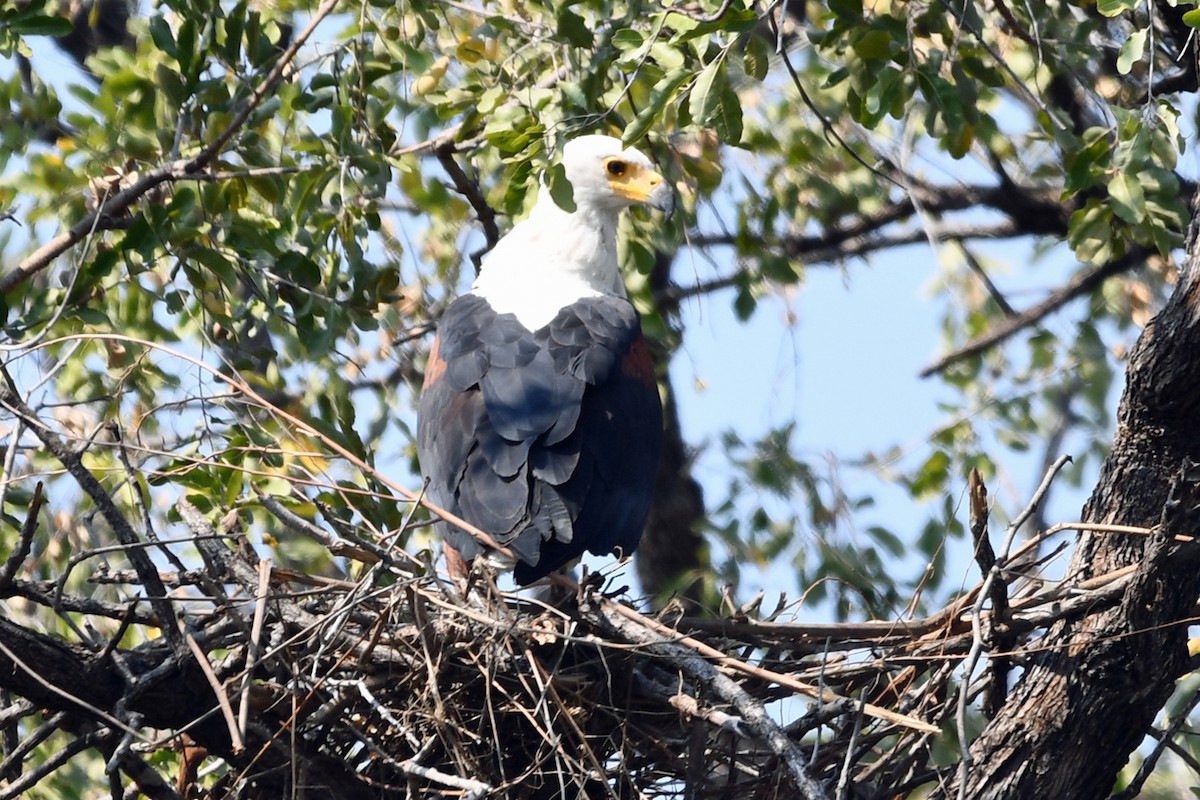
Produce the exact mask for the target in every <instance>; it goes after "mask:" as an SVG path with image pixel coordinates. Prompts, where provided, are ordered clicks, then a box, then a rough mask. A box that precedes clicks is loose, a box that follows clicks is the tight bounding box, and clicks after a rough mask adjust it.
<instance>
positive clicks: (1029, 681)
mask: <svg viewBox="0 0 1200 800" xmlns="http://www.w3.org/2000/svg"><path fill="white" fill-rule="evenodd" d="M1196 231H1197V224H1196V221H1195V220H1193V222H1192V226H1191V229H1190V230H1189V233H1188V256H1187V258H1186V260H1185V264H1184V266H1183V268H1182V269H1181V271H1180V276H1179V283H1178V285H1177V286H1176V288H1175V291H1174V293H1173V294H1172V296H1171V298H1170V299H1169V301H1168V302H1167V304H1166V306H1165V307H1164V308H1163V310H1162V311H1161V312H1160V313H1159V314H1158V315H1157V316H1156V317H1155V318H1154V319H1152V320H1151V321H1150V323H1149V324H1148V325H1147V326H1146V329H1145V330H1144V331H1143V332H1142V335H1141V336H1140V337H1139V339H1138V342H1137V344H1136V346H1135V347H1134V349H1133V352H1132V354H1131V356H1130V360H1129V367H1128V370H1127V375H1126V387H1125V392H1124V394H1123V396H1122V398H1121V404H1120V408H1119V410H1118V426H1117V432H1116V436H1115V438H1114V441H1113V446H1112V450H1111V452H1110V453H1109V456H1108V458H1107V459H1106V460H1105V462H1104V465H1103V467H1102V469H1101V473H1100V478H1099V482H1098V484H1097V486H1096V488H1095V490H1094V491H1093V493H1092V495H1091V498H1090V499H1089V500H1088V502H1087V503H1086V505H1085V506H1084V509H1083V519H1084V520H1085V521H1087V522H1097V523H1120V524H1124V525H1136V526H1142V527H1146V528H1151V527H1156V526H1157V529H1156V531H1155V534H1154V535H1152V536H1150V537H1148V538H1144V537H1138V536H1130V535H1124V534H1112V533H1101V532H1084V533H1082V534H1081V535H1080V536H1079V538H1078V540H1077V543H1076V548H1075V552H1074V555H1073V557H1072V560H1071V564H1070V567H1069V569H1068V573H1067V581H1068V582H1070V581H1079V580H1086V579H1087V578H1089V577H1091V576H1094V575H1101V574H1104V573H1107V572H1111V571H1112V570H1115V569H1118V568H1121V567H1124V566H1127V565H1130V564H1137V565H1138V566H1137V567H1136V572H1135V575H1134V578H1133V580H1132V581H1131V582H1130V584H1129V586H1128V588H1127V589H1126V592H1125V595H1124V597H1123V598H1122V601H1121V602H1120V603H1119V604H1118V605H1116V606H1115V607H1113V608H1111V609H1109V610H1106V611H1102V612H1100V613H1096V614H1093V615H1090V616H1087V617H1084V618H1082V619H1079V620H1075V621H1063V622H1060V623H1058V624H1056V625H1055V626H1054V627H1052V628H1051V629H1050V630H1049V632H1048V634H1047V636H1046V637H1045V638H1044V640H1043V641H1042V642H1041V643H1040V646H1039V648H1038V649H1039V653H1038V654H1037V655H1035V657H1034V658H1033V660H1032V661H1031V663H1029V664H1028V665H1027V667H1026V671H1025V673H1024V675H1023V677H1022V678H1021V680H1020V682H1019V683H1018V684H1017V685H1016V687H1014V689H1013V691H1012V693H1011V695H1010V697H1009V699H1008V702H1007V703H1006V704H1005V706H1004V707H1003V708H1002V709H1001V711H1000V713H999V714H998V715H997V716H996V717H995V718H994V719H993V720H992V721H991V722H990V723H989V724H988V726H987V727H986V728H985V729H984V731H983V733H982V734H981V735H980V736H979V737H978V738H977V739H976V740H975V742H974V743H973V744H972V746H971V748H970V754H971V765H970V767H969V769H968V770H967V771H966V778H965V780H966V792H965V795H966V796H967V797H970V798H979V799H983V798H988V799H991V798H995V800H1001V799H1002V798H1003V800H1013V798H1047V797H1053V798H1058V799H1059V800H1075V799H1076V798H1078V799H1079V800H1084V799H1085V798H1086V799H1087V800H1094V798H1098V797H1106V796H1107V795H1108V794H1109V793H1110V792H1111V790H1112V788H1113V784H1114V782H1115V780H1116V776H1117V774H1118V772H1119V771H1120V769H1121V768H1122V767H1123V766H1124V764H1125V763H1126V761H1127V760H1128V757H1129V754H1130V753H1132V752H1133V750H1134V749H1135V748H1136V747H1137V746H1138V745H1139V744H1140V743H1141V741H1142V739H1143V737H1144V735H1145V733H1146V731H1147V730H1148V729H1149V728H1150V726H1151V724H1152V723H1153V721H1154V718H1155V716H1156V715H1157V714H1158V712H1159V710H1160V709H1161V708H1162V707H1163V705H1164V704H1165V703H1166V701H1167V699H1168V698H1169V697H1170V695H1171V692H1172V690H1173V689H1174V686H1175V681H1176V679H1177V678H1179V677H1180V676H1182V675H1183V674H1184V673H1185V672H1186V670H1187V668H1188V653H1187V620H1188V619H1189V617H1191V615H1192V610H1193V609H1194V607H1195V602H1196V598H1197V594H1198V593H1200V568H1198V561H1200V559H1198V555H1200V545H1197V544H1192V543H1187V544H1181V543H1178V542H1175V541H1174V540H1173V538H1172V536H1173V535H1174V534H1189V535H1196V534H1200V525H1197V518H1196V510H1195V507H1196V493H1197V486H1198V485H1200V482H1198V480H1197V474H1196V473H1197V470H1196V469H1195V468H1194V467H1193V465H1194V464H1196V463H1198V462H1200V424H1198V422H1200V253H1198V250H1200V248H1198V247H1197V235H1196ZM959 790H960V787H959V778H958V777H957V776H956V777H955V779H954V780H953V781H951V782H949V783H948V784H947V785H945V786H943V787H942V788H941V789H940V791H938V792H936V793H935V795H934V796H935V797H939V798H954V797H957V796H958V795H959Z"/></svg>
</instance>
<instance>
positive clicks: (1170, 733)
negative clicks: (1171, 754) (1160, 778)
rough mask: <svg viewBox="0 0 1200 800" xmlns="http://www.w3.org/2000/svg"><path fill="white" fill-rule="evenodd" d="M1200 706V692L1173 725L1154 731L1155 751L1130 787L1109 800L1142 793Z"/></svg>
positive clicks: (1131, 797)
mask: <svg viewBox="0 0 1200 800" xmlns="http://www.w3.org/2000/svg"><path fill="white" fill-rule="evenodd" d="M1198 705H1200V690H1198V691H1195V692H1192V696H1191V697H1190V698H1188V701H1187V704H1186V705H1185V706H1184V707H1183V708H1181V709H1179V710H1178V711H1177V712H1176V714H1175V718H1174V719H1173V720H1171V724H1169V725H1167V726H1166V727H1165V728H1163V729H1162V730H1161V731H1152V733H1151V735H1152V736H1153V737H1154V738H1155V739H1157V740H1158V741H1157V743H1156V744H1155V745H1154V749H1153V750H1151V751H1150V752H1149V753H1148V754H1147V755H1146V757H1145V758H1144V759H1142V763H1141V765H1139V766H1138V771H1137V774H1136V775H1134V776H1133V780H1131V781H1130V782H1129V785H1128V786H1126V787H1125V788H1124V790H1122V791H1120V792H1117V793H1116V794H1114V795H1112V796H1111V797H1110V798H1109V800H1133V799H1134V798H1135V797H1138V796H1139V795H1140V794H1141V793H1142V786H1144V785H1145V783H1146V779H1147V778H1149V777H1150V775H1151V774H1153V772H1154V768H1155V767H1156V766H1158V760H1159V759H1160V758H1162V754H1163V752H1164V751H1165V750H1166V749H1167V746H1168V744H1169V743H1170V742H1171V740H1172V739H1174V738H1175V735H1176V734H1177V733H1179V731H1180V730H1182V729H1183V726H1184V725H1185V724H1187V721H1188V717H1189V716H1190V715H1191V713H1192V709H1194V708H1195V707H1196V706H1198Z"/></svg>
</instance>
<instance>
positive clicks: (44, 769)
mask: <svg viewBox="0 0 1200 800" xmlns="http://www.w3.org/2000/svg"><path fill="white" fill-rule="evenodd" d="M104 738H107V737H106V735H105V734H103V733H100V732H93V733H88V734H85V735H83V736H79V737H76V738H75V739H72V740H71V741H69V742H67V744H66V745H65V746H64V747H63V748H62V749H61V750H59V751H58V752H57V753H54V754H53V755H51V756H50V757H49V758H47V759H46V760H45V761H43V762H42V763H40V764H38V765H37V766H36V767H34V768H33V769H31V770H29V772H26V773H25V774H23V775H22V776H21V777H20V779H18V780H15V781H13V782H12V783H10V784H8V785H7V786H5V787H3V788H2V789H0V800H12V799H13V798H17V797H20V796H21V794H22V793H23V792H24V791H25V790H26V789H29V788H32V787H33V786H36V785H37V783H38V782H39V781H40V780H42V778H45V777H46V776H47V775H49V774H50V773H52V772H54V771H55V770H57V769H58V768H59V767H61V766H62V765H63V764H66V763H67V762H68V761H70V760H71V759H72V758H74V757H75V756H77V755H79V754H80V753H82V752H83V751H84V750H87V749H88V748H89V747H95V746H96V744H97V743H98V742H99V741H100V740H102V739H104Z"/></svg>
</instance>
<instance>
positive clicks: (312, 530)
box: [255, 489, 388, 564]
mask: <svg viewBox="0 0 1200 800" xmlns="http://www.w3.org/2000/svg"><path fill="white" fill-rule="evenodd" d="M255 494H257V495H258V499H259V502H261V503H262V504H263V505H264V506H265V507H266V509H267V510H268V511H270V512H271V514H273V515H274V516H275V518H276V519H278V520H279V521H280V522H282V523H283V524H284V525H286V526H287V527H288V528H290V529H292V530H294V531H296V532H297V533H301V534H303V535H305V536H307V537H309V538H310V539H312V540H313V541H314V542H316V543H317V544H319V545H321V546H322V547H324V548H325V549H326V550H328V551H329V552H330V553H332V554H333V555H335V556H341V557H343V558H350V559H353V560H355V561H361V562H363V563H364V564H375V563H378V562H379V561H385V560H387V558H388V556H387V553H386V552H385V551H384V550H383V548H381V547H377V546H376V545H374V544H371V543H370V542H366V541H359V542H355V543H354V544H347V543H346V542H343V541H341V540H340V539H339V538H336V537H334V536H331V535H329V534H328V533H326V532H325V531H323V530H321V528H319V527H318V526H316V525H314V524H312V523H311V522H309V521H308V520H306V519H304V518H303V517H301V516H300V515H298V514H295V513H293V512H292V511H291V510H290V509H289V508H288V507H287V506H285V505H284V504H283V503H281V502H279V500H278V499H277V498H275V497H274V496H273V495H269V494H266V493H265V492H262V491H258V490H257V489H256V490H255Z"/></svg>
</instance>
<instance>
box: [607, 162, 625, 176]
mask: <svg viewBox="0 0 1200 800" xmlns="http://www.w3.org/2000/svg"><path fill="white" fill-rule="evenodd" d="M625 167H626V164H625V162H624V161H621V160H620V159H617V158H614V159H613V160H611V161H609V162H608V163H607V164H605V165H604V168H605V169H607V170H608V174H609V175H612V176H613V177H614V178H619V177H621V176H622V175H624V174H625Z"/></svg>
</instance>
